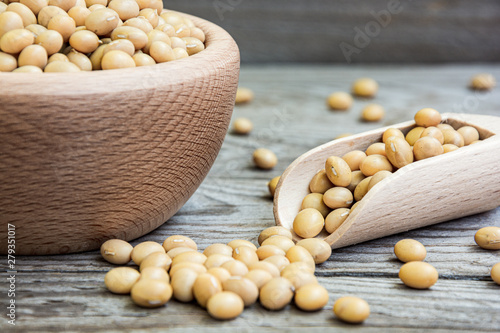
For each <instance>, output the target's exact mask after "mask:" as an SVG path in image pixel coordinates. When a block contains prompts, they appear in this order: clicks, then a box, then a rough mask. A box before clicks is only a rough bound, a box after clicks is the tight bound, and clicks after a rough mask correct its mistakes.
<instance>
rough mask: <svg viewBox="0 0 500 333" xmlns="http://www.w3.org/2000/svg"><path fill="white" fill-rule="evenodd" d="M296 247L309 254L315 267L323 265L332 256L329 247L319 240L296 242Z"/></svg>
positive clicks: (310, 239)
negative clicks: (303, 249)
mask: <svg viewBox="0 0 500 333" xmlns="http://www.w3.org/2000/svg"><path fill="white" fill-rule="evenodd" d="M296 245H297V246H301V247H303V248H305V249H306V250H307V251H308V252H309V253H310V254H311V256H312V257H313V259H314V262H315V263H316V264H317V265H319V264H322V263H324V262H325V261H327V260H328V259H329V258H330V256H331V255H332V248H331V246H330V245H329V244H328V243H327V242H325V241H324V240H322V239H319V238H308V239H302V240H300V241H298V242H297V244H296Z"/></svg>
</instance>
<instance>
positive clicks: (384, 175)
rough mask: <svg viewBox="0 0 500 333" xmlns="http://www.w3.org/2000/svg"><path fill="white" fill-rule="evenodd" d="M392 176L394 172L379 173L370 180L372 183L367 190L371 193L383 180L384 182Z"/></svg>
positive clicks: (384, 171) (383, 171)
mask: <svg viewBox="0 0 500 333" xmlns="http://www.w3.org/2000/svg"><path fill="white" fill-rule="evenodd" d="M391 175H392V172H390V171H386V170H382V171H379V172H377V173H376V174H374V175H373V176H372V178H371V179H370V182H369V183H368V187H367V188H366V190H367V191H370V190H371V189H372V187H373V186H375V185H377V184H378V183H380V182H381V181H382V180H384V179H385V178H387V177H390V176H391Z"/></svg>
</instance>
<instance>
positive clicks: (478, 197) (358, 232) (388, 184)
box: [274, 113, 500, 248]
mask: <svg viewBox="0 0 500 333" xmlns="http://www.w3.org/2000/svg"><path fill="white" fill-rule="evenodd" d="M442 117H443V122H444V123H448V124H450V125H451V126H453V127H454V128H455V129H458V128H459V127H461V126H465V125H470V126H473V127H475V128H476V129H477V130H478V131H479V135H480V138H481V139H482V140H484V141H481V142H478V143H476V144H473V145H470V146H465V147H462V148H460V149H458V150H456V151H453V152H450V153H446V154H443V155H440V156H436V157H432V158H428V159H425V160H420V161H416V162H413V163H411V164H409V165H407V166H405V167H403V168H401V169H398V170H397V171H396V172H394V174H393V175H392V176H389V177H387V178H385V179H383V180H382V181H381V182H379V183H378V184H376V185H375V186H374V187H373V188H372V189H371V190H370V191H369V192H368V193H367V194H366V195H365V197H364V198H363V200H361V201H360V203H359V204H358V206H357V207H356V209H355V210H353V211H352V212H351V213H350V215H349V216H348V218H347V219H346V220H345V221H344V223H343V224H342V225H341V226H340V227H339V228H338V229H337V230H336V231H335V232H333V233H332V234H328V233H326V232H325V231H323V232H322V233H321V234H320V235H318V237H321V238H323V239H324V240H325V241H326V242H327V243H328V244H330V245H331V246H332V248H340V247H343V246H347V245H352V244H357V243H360V242H364V241H367V240H371V239H376V238H379V237H384V236H388V235H392V234H396V233H399V232H403V231H407V230H411V229H416V228H420V227H423V226H427V225H431V224H435V223H439V222H443V221H447V220H452V219H456V218H459V217H463V216H467V215H472V214H476V213H480V212H484V211H487V210H490V209H493V208H496V207H498V206H500V135H497V134H499V133H500V118H498V117H493V116H480V115H472V114H453V113H448V114H443V115H442ZM414 126H415V122H413V121H407V122H404V123H400V124H396V125H393V126H389V127H385V128H380V129H376V130H373V131H368V132H365V133H361V134H357V135H352V136H349V137H346V138H342V139H337V140H334V141H330V142H328V143H326V144H323V145H321V146H319V147H316V148H314V149H312V150H310V151H308V152H307V153H305V154H303V155H302V156H300V157H299V158H297V159H296V160H295V161H294V162H293V163H292V164H290V166H289V167H288V168H287V169H286V170H285V172H284V173H283V175H282V176H281V179H280V181H279V183H278V185H277V187H276V192H275V195H274V218H275V220H276V224H277V225H281V226H283V227H285V228H287V229H290V230H292V233H293V228H292V227H293V220H294V218H295V216H296V215H297V213H298V212H299V210H300V206H301V203H302V199H303V198H304V197H305V196H306V195H307V194H308V193H309V182H310V181H311V178H312V177H313V176H314V175H315V174H316V172H318V171H319V170H321V169H323V168H324V166H325V161H326V159H327V158H328V157H329V156H332V155H336V156H343V155H344V154H345V153H347V152H349V151H352V150H355V149H358V150H362V151H364V150H365V149H366V148H367V147H368V146H369V145H370V144H372V143H374V142H381V141H382V134H383V133H384V131H385V130H386V129H388V128H390V127H392V128H398V129H400V130H401V131H403V133H405V134H406V133H407V132H408V131H409V130H410V129H411V128H412V127H414ZM294 238H295V239H296V240H299V239H301V238H300V237H299V236H297V235H295V234H294Z"/></svg>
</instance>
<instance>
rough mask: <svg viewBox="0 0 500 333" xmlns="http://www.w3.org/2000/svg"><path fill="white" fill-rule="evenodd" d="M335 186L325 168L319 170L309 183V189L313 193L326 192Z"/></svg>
mask: <svg viewBox="0 0 500 333" xmlns="http://www.w3.org/2000/svg"><path fill="white" fill-rule="evenodd" d="M332 187H333V183H332V182H331V181H330V179H328V176H327V175H326V171H325V169H323V170H320V171H318V173H316V174H315V175H314V176H313V178H312V179H311V182H310V183H309V190H310V191H311V192H312V193H321V194H323V193H325V192H326V191H327V190H328V189H330V188H332Z"/></svg>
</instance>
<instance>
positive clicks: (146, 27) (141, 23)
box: [123, 16, 153, 34]
mask: <svg viewBox="0 0 500 333" xmlns="http://www.w3.org/2000/svg"><path fill="white" fill-rule="evenodd" d="M123 26H124V27H134V28H137V29H140V30H142V31H143V32H144V33H146V34H148V33H149V32H150V31H152V30H153V26H152V25H151V23H150V22H149V21H148V20H146V18H145V17H141V16H139V17H133V18H131V19H128V20H127V21H125V22H123Z"/></svg>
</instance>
